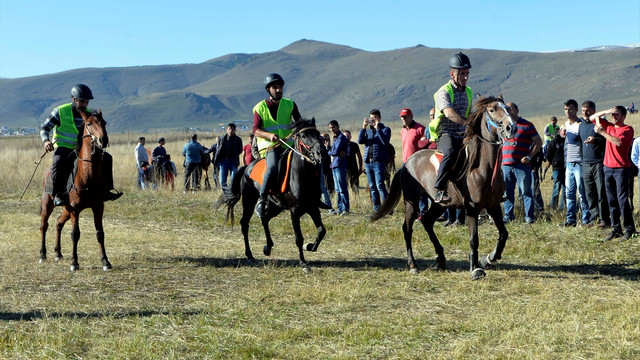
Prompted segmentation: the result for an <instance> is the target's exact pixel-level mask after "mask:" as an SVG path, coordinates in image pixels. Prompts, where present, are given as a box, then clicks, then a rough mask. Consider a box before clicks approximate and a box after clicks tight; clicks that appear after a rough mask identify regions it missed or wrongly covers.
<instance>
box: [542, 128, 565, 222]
mask: <svg viewBox="0 0 640 360" xmlns="http://www.w3.org/2000/svg"><path fill="white" fill-rule="evenodd" d="M566 136H567V131H566V130H565V129H564V126H563V127H561V128H560V130H558V133H557V134H556V135H555V136H554V137H553V139H551V141H550V142H549V144H548V145H547V154H546V157H547V161H548V162H549V165H551V166H553V174H552V177H553V192H552V193H551V202H550V203H549V208H551V209H552V210H560V211H562V210H564V202H565V198H566V197H565V187H564V179H565V163H564V139H565V137H566ZM547 167H548V166H547ZM545 171H546V170H545ZM558 199H559V200H560V201H558ZM558 203H559V205H558Z"/></svg>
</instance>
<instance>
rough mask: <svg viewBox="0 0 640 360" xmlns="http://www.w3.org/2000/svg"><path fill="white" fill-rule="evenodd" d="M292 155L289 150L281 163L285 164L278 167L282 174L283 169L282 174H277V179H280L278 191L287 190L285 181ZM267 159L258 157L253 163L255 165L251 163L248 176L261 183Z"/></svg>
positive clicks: (287, 177) (286, 180)
mask: <svg viewBox="0 0 640 360" xmlns="http://www.w3.org/2000/svg"><path fill="white" fill-rule="evenodd" d="M292 155H293V152H289V154H288V156H287V158H286V163H285V164H283V165H285V166H282V167H280V166H279V168H278V173H279V174H282V173H283V171H282V170H284V176H278V179H279V180H280V193H283V192H285V191H286V190H287V183H288V182H289V168H290V167H291V156H292ZM266 165H267V161H266V160H265V159H260V160H258V162H256V163H255V165H253V168H252V169H251V174H249V178H250V179H251V180H253V181H255V182H257V183H258V184H260V185H262V182H263V181H264V173H265V172H266V171H267V166H266Z"/></svg>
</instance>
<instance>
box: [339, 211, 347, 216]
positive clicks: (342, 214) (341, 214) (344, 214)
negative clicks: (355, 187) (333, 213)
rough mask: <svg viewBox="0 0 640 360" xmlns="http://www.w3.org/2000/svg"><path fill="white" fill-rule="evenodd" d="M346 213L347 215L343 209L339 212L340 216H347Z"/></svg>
mask: <svg viewBox="0 0 640 360" xmlns="http://www.w3.org/2000/svg"><path fill="white" fill-rule="evenodd" d="M347 215H349V212H348V211H343V212H341V213H340V216H347Z"/></svg>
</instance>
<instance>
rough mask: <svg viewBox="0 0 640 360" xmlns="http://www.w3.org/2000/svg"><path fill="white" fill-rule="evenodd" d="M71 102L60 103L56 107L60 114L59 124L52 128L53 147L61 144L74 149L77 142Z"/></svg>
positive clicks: (76, 130) (76, 129)
mask: <svg viewBox="0 0 640 360" xmlns="http://www.w3.org/2000/svg"><path fill="white" fill-rule="evenodd" d="M71 105H72V104H71V103H69V104H64V105H60V106H58V107H57V109H58V115H59V116H60V126H55V127H54V128H53V139H54V141H55V140H57V141H55V143H54V144H53V146H54V147H58V146H62V147H65V148H69V149H75V148H76V145H77V143H78V133H79V131H78V128H77V127H76V123H75V121H73V109H72V107H71Z"/></svg>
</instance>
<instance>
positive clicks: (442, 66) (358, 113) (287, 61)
mask: <svg viewBox="0 0 640 360" xmlns="http://www.w3.org/2000/svg"><path fill="white" fill-rule="evenodd" d="M461 50H462V51H464V52H465V53H466V54H467V55H469V57H470V58H471V62H472V65H473V68H472V71H471V77H470V80H469V83H468V84H469V86H471V87H472V88H473V90H474V91H475V92H478V93H481V94H487V95H496V94H499V93H502V94H504V96H505V99H507V100H510V101H515V102H516V103H518V104H519V107H520V109H521V114H522V115H523V116H525V117H528V116H539V115H552V114H553V115H562V103H563V101H564V100H566V99H568V98H575V99H576V100H578V102H582V101H584V100H587V99H590V100H593V101H595V102H596V103H597V104H598V107H600V108H604V107H608V106H612V105H616V104H623V105H627V104H628V103H630V102H631V101H636V102H637V101H638V94H639V85H638V84H640V71H638V68H639V67H640V49H638V48H633V49H614V50H609V51H584V52H559V53H529V52H511V51H496V50H484V49H439V48H429V47H426V46H422V45H417V46H415V47H411V48H404V49H396V50H390V51H381V52H368V51H363V50H359V49H355V48H351V47H348V46H342V45H335V44H329V43H324V42H318V41H311V40H300V41H297V42H294V43H292V44H290V45H288V46H286V47H284V48H282V49H280V50H277V51H273V52H267V53H261V54H229V55H226V56H223V57H219V58H215V59H212V60H209V61H206V62H203V63H201V64H182V65H164V66H140V67H126V68H84V69H77V70H71V71H65V72H61V73H56V74H49V75H42V76H35V77H27V78H18V79H0V126H8V127H22V126H28V127H37V126H39V124H40V123H42V121H43V120H44V118H45V117H46V115H47V114H48V113H49V112H50V111H51V109H52V108H53V107H55V106H57V105H59V104H61V103H64V102H66V101H69V97H68V94H69V89H70V88H71V87H72V86H73V85H74V84H76V83H85V84H87V85H89V86H90V87H91V88H92V90H93V91H94V96H95V100H94V101H92V103H91V105H92V106H93V107H95V108H101V109H102V110H103V111H104V113H105V118H106V119H107V121H108V122H109V124H110V125H109V127H110V131H112V132H118V131H124V130H136V131H150V130H155V129H163V128H181V127H212V126H214V125H217V124H219V123H226V122H230V121H234V120H237V119H249V118H251V109H252V107H253V105H255V104H256V103H257V102H258V101H260V100H261V99H263V98H264V97H265V96H266V93H265V92H264V90H263V88H262V79H263V78H264V76H265V75H266V74H268V73H270V72H278V73H280V74H281V75H282V76H283V77H284V78H285V80H286V87H285V96H286V97H289V98H291V99H293V100H295V101H296V102H297V103H298V105H299V107H300V110H301V112H302V114H303V116H307V117H311V116H315V117H316V118H317V119H318V121H319V122H320V123H326V122H328V121H329V120H331V119H334V118H335V119H338V120H340V121H354V120H357V119H360V118H362V117H363V116H364V115H365V114H367V113H368V111H369V110H370V109H371V108H374V107H377V108H379V109H380V110H381V111H382V115H383V120H386V121H389V119H395V118H397V113H399V110H400V109H401V108H403V107H411V108H412V109H413V111H414V113H415V114H416V116H417V118H418V119H420V118H426V112H427V111H428V109H429V108H430V107H431V106H433V93H434V92H435V90H437V89H438V88H439V87H440V86H441V85H442V84H443V83H445V82H446V81H447V78H448V72H447V62H448V59H449V57H450V56H451V55H453V54H454V53H456V52H457V51H461Z"/></svg>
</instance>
